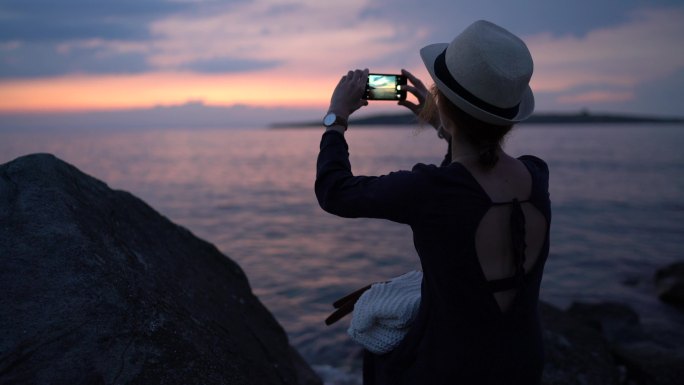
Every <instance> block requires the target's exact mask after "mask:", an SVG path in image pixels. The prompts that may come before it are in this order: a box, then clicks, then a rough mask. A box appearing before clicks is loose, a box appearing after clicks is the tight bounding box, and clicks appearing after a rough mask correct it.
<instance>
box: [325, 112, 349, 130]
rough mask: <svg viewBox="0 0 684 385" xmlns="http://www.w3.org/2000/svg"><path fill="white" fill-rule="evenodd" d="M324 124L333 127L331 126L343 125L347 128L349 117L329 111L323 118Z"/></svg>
mask: <svg viewBox="0 0 684 385" xmlns="http://www.w3.org/2000/svg"><path fill="white" fill-rule="evenodd" d="M323 125H324V126H326V127H331V126H342V127H344V129H345V130H346V129H347V119H345V118H343V117H341V116H337V115H335V113H334V112H330V113H328V114H327V115H326V116H325V118H323Z"/></svg>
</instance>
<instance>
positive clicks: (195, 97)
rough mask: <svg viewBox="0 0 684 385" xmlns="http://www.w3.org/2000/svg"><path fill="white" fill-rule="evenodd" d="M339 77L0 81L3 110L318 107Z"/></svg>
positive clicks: (194, 76)
mask: <svg viewBox="0 0 684 385" xmlns="http://www.w3.org/2000/svg"><path fill="white" fill-rule="evenodd" d="M336 81H337V77H336V76H335V77H322V76H318V77H316V76H307V77H306V79H300V78H297V77H293V76H291V75H289V76H288V74H282V75H281V74H273V73H269V74H267V75H266V74H264V75H263V76H262V75H261V74H254V73H252V74H248V75H245V74H229V75H225V74H221V75H218V74H217V75H211V74H209V75H207V74H196V73H177V72H176V73H150V74H139V75H107V76H93V75H70V76H63V77H55V78H44V79H26V80H11V81H3V82H0V113H14V112H70V111H86V110H110V109H128V108H149V107H154V106H171V105H181V104H185V103H187V102H188V101H201V102H203V103H204V104H208V105H221V106H230V105H236V104H239V105H251V106H260V107H318V106H323V105H325V104H326V103H327V102H328V101H329V100H330V93H331V92H332V89H333V87H334V85H335V82H336Z"/></svg>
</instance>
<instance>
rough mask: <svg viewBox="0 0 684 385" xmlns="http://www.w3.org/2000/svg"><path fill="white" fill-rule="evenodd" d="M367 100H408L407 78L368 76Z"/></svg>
mask: <svg viewBox="0 0 684 385" xmlns="http://www.w3.org/2000/svg"><path fill="white" fill-rule="evenodd" d="M363 98H364V99H367V100H404V99H406V76H404V75H389V74H368V82H367V83H366V92H365V93H364V94H363Z"/></svg>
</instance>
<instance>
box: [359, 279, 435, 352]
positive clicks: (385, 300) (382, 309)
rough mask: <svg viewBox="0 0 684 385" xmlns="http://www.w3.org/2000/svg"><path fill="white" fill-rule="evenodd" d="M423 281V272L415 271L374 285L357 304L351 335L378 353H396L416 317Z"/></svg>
mask: <svg viewBox="0 0 684 385" xmlns="http://www.w3.org/2000/svg"><path fill="white" fill-rule="evenodd" d="M422 280H423V273H422V272H420V271H411V272H408V273H406V274H404V275H401V276H399V277H396V278H394V279H392V280H390V281H388V282H382V283H375V284H373V285H372V286H371V288H370V289H368V290H367V291H366V292H365V293H363V295H362V296H361V297H360V298H359V300H358V301H357V302H356V304H355V305H354V313H353V316H352V321H351V325H350V326H349V330H347V333H348V334H349V336H350V337H351V338H352V339H353V340H354V341H356V342H358V343H360V344H361V345H363V346H364V347H365V348H366V349H368V350H369V351H371V352H373V353H375V354H383V353H387V352H390V351H392V349H394V348H395V347H397V345H399V343H400V342H401V340H402V339H404V336H405V335H406V333H407V332H408V329H409V328H410V327H411V323H412V322H413V320H414V319H415V318H416V315H417V313H418V307H419V306H420V286H421V282H422Z"/></svg>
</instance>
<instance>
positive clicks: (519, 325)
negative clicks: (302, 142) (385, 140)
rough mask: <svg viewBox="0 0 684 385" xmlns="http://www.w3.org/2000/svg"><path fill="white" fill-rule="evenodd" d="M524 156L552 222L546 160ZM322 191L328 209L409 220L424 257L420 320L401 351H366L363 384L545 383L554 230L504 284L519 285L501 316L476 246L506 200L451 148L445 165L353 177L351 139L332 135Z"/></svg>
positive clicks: (324, 149) (323, 153)
mask: <svg viewBox="0 0 684 385" xmlns="http://www.w3.org/2000/svg"><path fill="white" fill-rule="evenodd" d="M519 159H520V160H521V161H522V162H523V163H524V164H525V166H526V167H527V169H528V170H529V172H530V174H531V176H532V193H531V196H530V197H529V202H530V203H531V204H532V205H534V207H536V208H537V209H538V210H539V211H540V212H541V213H542V214H543V215H544V217H545V218H546V220H547V223H548V224H550V220H551V207H550V200H549V193H548V175H549V174H548V168H547V166H546V163H544V161H542V160H541V159H539V158H536V157H533V156H523V157H520V158H519ZM315 189H316V196H317V198H318V201H319V203H320V205H321V207H322V208H323V209H324V210H326V211H328V212H330V213H332V214H335V215H339V216H342V217H350V218H353V217H369V218H384V219H389V220H392V221H395V222H399V223H405V224H408V225H409V226H411V229H412V230H413V240H414V244H415V247H416V251H417V252H418V256H419V257H420V262H421V265H422V269H423V285H422V298H421V305H420V310H419V312H418V316H417V319H416V320H415V322H414V324H413V325H412V327H411V329H410V331H409V333H408V334H407V336H406V337H405V339H404V340H403V341H402V342H401V344H400V345H399V346H398V347H397V348H396V349H395V350H393V351H392V352H390V353H388V354H384V355H374V354H372V353H369V352H366V353H365V357H364V369H363V371H364V373H363V374H364V384H366V385H371V384H377V385H380V384H392V385H395V384H411V385H414V384H425V385H429V384H469V385H470V384H497V385H501V384H525V385H530V384H539V383H540V381H541V373H542V368H543V346H542V329H541V326H540V321H539V314H538V309H537V304H538V299H539V286H540V283H541V278H542V272H543V269H544V263H545V261H546V259H547V257H548V251H549V236H548V230H547V234H546V237H545V241H544V246H543V248H542V252H541V254H540V255H539V256H538V258H537V260H536V263H535V264H534V265H533V267H532V268H531V269H530V270H529V271H523V272H521V274H517V275H516V276H515V277H511V279H509V280H508V281H509V282H500V284H501V285H498V286H501V288H500V289H506V288H511V287H512V286H511V285H515V287H516V288H517V289H518V292H517V295H516V297H515V300H514V303H513V304H512V305H511V306H510V308H509V309H508V310H507V311H506V312H502V311H501V310H500V308H499V306H498V304H497V302H496V300H495V298H494V296H493V294H492V293H493V292H494V291H497V290H499V289H496V288H493V285H492V282H488V281H487V279H486V278H485V276H484V273H483V271H482V269H481V267H480V264H479V261H478V259H477V255H476V251H475V232H476V230H477V227H478V224H479V222H480V220H481V219H482V218H483V216H484V215H485V213H486V212H487V211H488V210H489V209H490V208H491V207H492V206H493V205H496V204H497V203H496V202H492V201H491V200H490V198H489V196H488V195H487V193H486V192H485V191H484V190H483V189H482V187H481V186H480V185H479V184H478V183H477V181H476V180H475V178H474V177H473V176H472V175H471V174H470V172H469V171H468V170H467V169H466V168H465V167H464V166H463V165H461V164H459V163H450V154H447V157H446V158H445V161H444V162H443V164H442V166H440V167H437V166H435V165H425V164H417V165H415V166H414V167H413V169H412V170H411V171H398V172H393V173H390V174H388V175H383V176H354V175H353V174H352V171H351V165H350V163H349V153H348V146H347V143H346V141H345V139H344V136H343V135H342V134H340V133H338V132H334V131H329V132H326V133H324V134H323V137H322V139H321V144H320V153H319V156H318V162H317V174H316V185H315ZM523 226H524V222H523ZM547 229H548V226H547ZM502 281H505V280H502ZM494 286H496V285H494Z"/></svg>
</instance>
